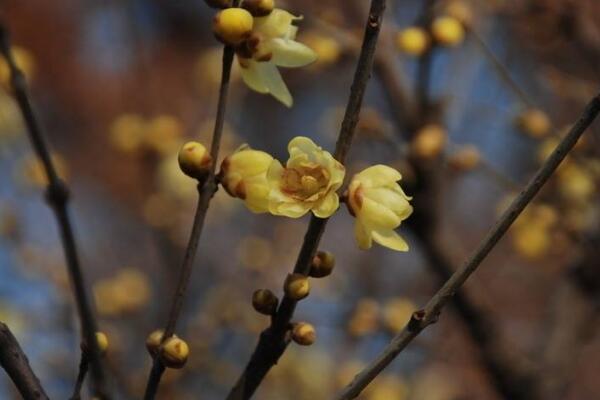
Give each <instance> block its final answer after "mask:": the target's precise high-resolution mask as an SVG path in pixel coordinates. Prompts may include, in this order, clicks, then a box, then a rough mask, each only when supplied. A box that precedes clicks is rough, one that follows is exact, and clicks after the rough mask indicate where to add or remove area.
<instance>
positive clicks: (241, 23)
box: [213, 7, 254, 46]
mask: <svg viewBox="0 0 600 400" xmlns="http://www.w3.org/2000/svg"><path fill="white" fill-rule="evenodd" d="M253 26H254V18H253V17H252V14H250V13H249V12H248V11H246V10H244V9H243V8H237V7H234V8H227V9H225V10H223V11H220V12H219V13H218V14H217V15H215V18H214V20H213V31H214V33H215V35H216V36H217V38H218V39H219V40H220V41H222V42H223V43H225V44H227V45H230V46H237V45H239V44H241V43H242V42H243V41H244V40H246V39H248V38H249V37H250V35H251V34H252V28H253Z"/></svg>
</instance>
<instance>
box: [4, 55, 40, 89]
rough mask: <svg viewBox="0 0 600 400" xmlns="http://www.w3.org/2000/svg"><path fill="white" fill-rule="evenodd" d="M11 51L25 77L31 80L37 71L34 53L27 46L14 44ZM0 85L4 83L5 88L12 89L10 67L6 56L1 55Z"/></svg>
mask: <svg viewBox="0 0 600 400" xmlns="http://www.w3.org/2000/svg"><path fill="white" fill-rule="evenodd" d="M11 51H12V54H13V57H14V60H15V64H17V67H19V69H20V70H21V72H23V74H24V75H25V78H27V80H28V81H29V82H31V80H32V79H33V75H34V73H35V60H34V58H33V54H31V52H30V51H29V50H27V49H26V48H24V47H20V46H13V47H12V49H11ZM0 85H2V87H3V88H4V89H5V90H7V91H8V90H10V68H9V67H8V63H7V62H6V60H5V59H4V57H0Z"/></svg>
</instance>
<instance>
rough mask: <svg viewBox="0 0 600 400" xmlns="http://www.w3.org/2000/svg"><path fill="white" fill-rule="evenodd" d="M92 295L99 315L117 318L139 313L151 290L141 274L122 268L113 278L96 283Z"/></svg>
mask: <svg viewBox="0 0 600 400" xmlns="http://www.w3.org/2000/svg"><path fill="white" fill-rule="evenodd" d="M93 293H94V298H95V300H96V306H97V308H98V312H99V313H100V314H101V315H105V316H117V315H121V314H126V313H131V312H136V311H139V310H140V309H141V308H142V307H143V306H145V305H146V304H147V303H148V301H149V299H150V294H151V289H150V282H149V281H148V277H147V276H146V275H145V274H144V273H143V272H141V271H139V270H137V269H134V268H124V269H122V270H121V271H119V272H118V273H117V275H116V276H115V277H113V278H108V279H102V280H99V281H98V282H96V283H95V284H94V287H93Z"/></svg>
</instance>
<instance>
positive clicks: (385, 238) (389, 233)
mask: <svg viewBox="0 0 600 400" xmlns="http://www.w3.org/2000/svg"><path fill="white" fill-rule="evenodd" d="M371 235H372V236H373V240H374V241H375V242H377V243H379V244H380V245H382V246H385V247H387V248H390V249H392V250H396V251H408V243H406V241H405V240H404V239H402V237H401V236H400V235H398V234H397V233H396V232H395V231H393V230H376V231H373V232H371Z"/></svg>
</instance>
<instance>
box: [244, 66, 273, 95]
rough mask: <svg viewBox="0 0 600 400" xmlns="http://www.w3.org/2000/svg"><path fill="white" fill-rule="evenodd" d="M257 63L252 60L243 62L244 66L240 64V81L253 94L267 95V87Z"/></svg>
mask: <svg viewBox="0 0 600 400" xmlns="http://www.w3.org/2000/svg"><path fill="white" fill-rule="evenodd" d="M259 64H260V63H258V62H256V61H254V60H244V66H242V65H241V63H240V66H241V68H240V71H241V74H242V79H243V80H244V83H245V84H246V85H248V87H249V88H250V89H252V90H254V91H255V92H258V93H262V94H267V93H269V87H268V86H267V82H266V81H265V77H264V76H263V72H262V70H261V68H259Z"/></svg>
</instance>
